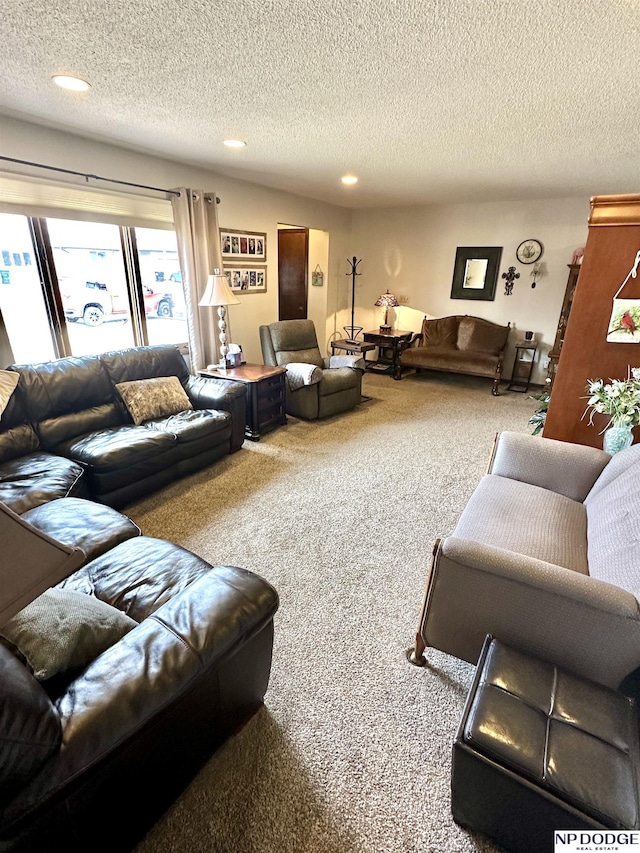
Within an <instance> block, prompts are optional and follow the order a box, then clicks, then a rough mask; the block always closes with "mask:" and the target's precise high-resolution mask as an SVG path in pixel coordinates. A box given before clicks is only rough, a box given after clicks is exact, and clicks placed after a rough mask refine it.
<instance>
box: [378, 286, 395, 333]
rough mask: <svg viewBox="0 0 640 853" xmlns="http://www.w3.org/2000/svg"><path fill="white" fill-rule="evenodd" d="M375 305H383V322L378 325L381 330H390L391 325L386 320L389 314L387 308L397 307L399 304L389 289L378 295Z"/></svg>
mask: <svg viewBox="0 0 640 853" xmlns="http://www.w3.org/2000/svg"><path fill="white" fill-rule="evenodd" d="M374 304H375V305H384V322H383V323H382V324H381V325H380V331H381V332H390V331H391V325H390V324H389V323H388V322H387V318H388V316H389V308H397V306H398V305H399V304H400V303H399V302H398V300H397V299H396V297H395V296H394V295H393V293H389V291H388V290H387V291H385V293H383V294H382V296H379V297H378V299H377V300H376V302H375V303H374Z"/></svg>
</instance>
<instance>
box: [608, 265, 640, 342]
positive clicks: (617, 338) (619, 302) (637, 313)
mask: <svg viewBox="0 0 640 853" xmlns="http://www.w3.org/2000/svg"><path fill="white" fill-rule="evenodd" d="M639 265H640V251H638V252H637V253H636V259H635V261H634V262H633V266H632V267H631V269H630V270H629V275H628V276H627V277H626V278H625V280H624V281H623V282H622V284H621V285H620V287H619V288H618V292H617V293H616V295H615V296H614V297H613V310H612V311H611V320H610V321H609V330H608V332H607V341H609V343H612V344H640V299H619V298H618V297H619V296H620V294H621V293H622V291H623V289H624V287H625V285H626V284H627V282H628V281H629V279H631V278H637V276H638V266H639Z"/></svg>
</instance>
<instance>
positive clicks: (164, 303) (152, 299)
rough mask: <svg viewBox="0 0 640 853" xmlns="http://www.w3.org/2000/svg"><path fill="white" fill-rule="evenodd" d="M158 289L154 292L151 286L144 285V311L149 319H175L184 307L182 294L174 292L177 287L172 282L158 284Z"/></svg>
mask: <svg viewBox="0 0 640 853" xmlns="http://www.w3.org/2000/svg"><path fill="white" fill-rule="evenodd" d="M157 285H158V289H157V290H154V289H153V287H151V286H149V285H144V286H143V290H144V311H145V314H146V315H147V316H148V317H149V316H151V317H154V316H155V317H173V316H174V314H176V313H182V312H181V311H178V310H177V309H178V306H180V305H182V299H180V294H179V293H176V292H175V291H174V287H175V285H172V284H171V282H168V281H165V282H157Z"/></svg>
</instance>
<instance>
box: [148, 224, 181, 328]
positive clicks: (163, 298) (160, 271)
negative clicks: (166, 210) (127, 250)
mask: <svg viewBox="0 0 640 853" xmlns="http://www.w3.org/2000/svg"><path fill="white" fill-rule="evenodd" d="M135 236H136V246H137V249H138V261H139V264H140V277H141V279H142V291H143V296H144V312H145V315H146V318H147V336H148V339H149V343H150V344H169V343H172V344H177V343H182V342H184V341H186V340H187V337H188V336H187V308H186V305H185V301H184V291H183V289H182V274H181V273H180V262H179V261H178V244H177V241H176V235H175V233H174V232H173V231H162V230H160V229H158V228H136V229H135Z"/></svg>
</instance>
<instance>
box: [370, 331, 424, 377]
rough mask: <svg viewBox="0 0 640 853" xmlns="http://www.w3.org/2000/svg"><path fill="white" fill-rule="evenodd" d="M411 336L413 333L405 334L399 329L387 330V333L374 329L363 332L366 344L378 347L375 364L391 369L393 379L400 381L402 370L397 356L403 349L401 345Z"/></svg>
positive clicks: (407, 341)
mask: <svg viewBox="0 0 640 853" xmlns="http://www.w3.org/2000/svg"><path fill="white" fill-rule="evenodd" d="M412 335H413V332H406V331H402V330H401V329H389V331H388V332H387V331H384V332H383V331H381V330H380V329H376V330H374V331H371V332H365V333H364V335H363V338H364V339H365V341H367V343H372V344H374V346H377V347H378V361H377V364H379V365H384V369H387V368H389V367H391V373H392V375H393V378H394V379H400V376H401V371H402V368H401V366H400V362H399V361H398V356H399V355H400V353H401V352H402V350H403V349H404V346H403V345H404V344H408V343H409V341H410V340H411V337H412ZM378 369H379V368H378Z"/></svg>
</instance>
